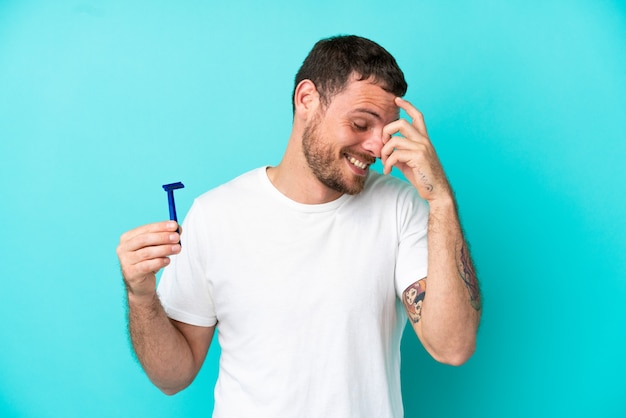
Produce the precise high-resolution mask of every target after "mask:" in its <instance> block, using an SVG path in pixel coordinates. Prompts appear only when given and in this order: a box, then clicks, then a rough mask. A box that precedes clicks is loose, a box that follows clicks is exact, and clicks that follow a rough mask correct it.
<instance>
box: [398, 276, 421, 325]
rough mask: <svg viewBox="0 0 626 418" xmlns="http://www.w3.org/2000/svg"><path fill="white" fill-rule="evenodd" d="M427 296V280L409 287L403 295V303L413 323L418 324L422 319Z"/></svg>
mask: <svg viewBox="0 0 626 418" xmlns="http://www.w3.org/2000/svg"><path fill="white" fill-rule="evenodd" d="M425 295H426V279H422V280H419V281H417V282H415V283H413V284H412V285H411V286H409V287H408V288H407V289H406V290H405V291H404V294H403V298H402V301H403V302H404V307H405V308H406V312H407V314H408V315H409V319H410V320H411V322H412V323H414V324H417V323H418V322H419V321H420V319H421V318H422V304H423V303H424V296H425Z"/></svg>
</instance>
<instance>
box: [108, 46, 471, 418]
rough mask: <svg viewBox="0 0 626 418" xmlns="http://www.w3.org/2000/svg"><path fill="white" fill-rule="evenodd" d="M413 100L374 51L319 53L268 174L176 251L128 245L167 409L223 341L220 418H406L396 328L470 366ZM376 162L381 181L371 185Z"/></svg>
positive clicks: (466, 265)
mask: <svg viewBox="0 0 626 418" xmlns="http://www.w3.org/2000/svg"><path fill="white" fill-rule="evenodd" d="M406 89H407V85H406V82H405V80H404V75H403V74H402V71H401V70H400V69H399V68H398V66H397V64H396V61H395V60H394V58H393V57H392V56H391V55H390V54H389V53H388V52H387V51H386V50H384V49H383V48H382V47H380V46H379V45H377V44H375V43H373V42H371V41H369V40H367V39H363V38H360V37H356V36H342V37H335V38H329V39H325V40H322V41H320V42H318V43H317V44H316V45H315V47H314V48H313V50H312V51H311V52H310V54H309V55H308V56H307V58H306V59H305V61H304V63H303V65H302V67H301V68H300V70H299V72H298V74H297V76H296V83H295V88H294V94H293V108H294V120H293V128H292V133H291V136H290V138H289V142H288V144H287V148H286V151H285V154H284V156H283V159H282V160H281V162H280V164H279V165H277V166H275V167H262V168H259V169H256V170H253V171H251V172H249V173H246V174H244V175H242V176H240V177H238V178H237V179H234V180H232V181H230V182H228V183H226V184H225V185H222V186H220V187H218V188H216V189H214V190H212V191H209V192H208V193H206V194H204V195H202V196H200V197H199V198H198V199H196V201H195V202H194V205H193V206H192V208H191V210H190V211H189V214H188V215H187V218H186V219H185V223H184V231H185V245H184V247H182V249H181V246H180V244H179V239H180V236H179V234H178V233H177V228H178V225H177V224H176V223H175V222H171V221H170V222H160V223H155V224H150V225H145V226H142V227H139V228H137V229H134V230H132V231H129V232H127V233H126V234H124V235H123V236H122V237H121V240H120V244H119V247H118V249H117V252H118V256H119V259H120V263H121V266H122V273H123V275H124V280H125V283H126V286H127V290H128V304H129V328H130V333H131V339H132V342H133V345H134V348H135V351H136V353H137V356H138V358H139V360H140V362H141V364H142V366H143V368H144V370H145V371H146V373H147V375H148V376H149V378H150V379H151V380H152V382H153V383H154V384H155V385H157V386H158V387H159V388H160V389H161V390H162V391H163V392H165V393H167V394H174V393H176V392H178V391H180V390H182V389H184V388H185V387H187V386H188V385H189V384H190V383H191V382H192V381H193V379H194V377H195V376H196V374H197V372H198V371H199V369H200V367H201V365H202V363H203V361H204V359H205V356H206V353H207V350H208V348H209V346H210V344H211V341H212V339H213V334H214V331H215V328H216V327H217V328H218V329H219V333H218V335H219V341H220V346H221V347H222V354H221V359H220V371H219V377H218V382H217V384H216V388H215V410H214V416H216V417H244V416H246V417H247V416H255V417H376V418H380V417H400V416H402V414H403V410H402V400H401V394H400V376H399V374H400V371H399V369H400V367H399V362H400V339H401V335H402V330H403V328H404V324H405V321H406V317H407V315H408V318H409V319H410V320H411V323H412V326H413V329H414V330H415V332H416V334H417V336H418V337H419V339H420V341H421V342H422V344H423V345H424V347H425V348H426V350H428V352H429V353H430V354H431V355H432V356H433V357H434V358H435V359H436V360H438V361H440V362H444V363H448V364H452V365H460V364H462V363H464V362H465V361H466V360H467V359H468V358H469V357H470V356H471V355H472V353H473V352H474V348H475V341H476V332H477V328H478V323H479V318H480V312H481V304H480V292H479V289H478V282H477V279H476V275H475V273H474V269H473V266H472V263H471V258H470V255H469V250H468V247H467V245H466V243H465V240H464V237H463V233H462V230H461V227H460V224H459V219H458V216H457V210H456V203H455V200H454V196H453V193H452V190H451V188H450V185H449V184H448V181H447V179H446V177H445V174H444V172H443V169H442V167H441V164H440V162H439V160H438V158H437V155H436V153H435V150H434V148H433V146H432V144H431V142H430V140H429V138H428V134H427V132H426V127H425V124H424V120H423V117H422V115H421V113H420V112H419V111H418V110H417V109H416V108H415V107H413V105H411V104H410V103H409V102H407V101H405V100H403V99H401V98H400V97H401V96H403V95H404V94H405V92H406ZM400 109H404V110H405V111H406V113H407V115H408V116H409V118H410V119H411V122H409V121H408V120H404V119H399V110H400ZM376 158H380V159H381V162H382V164H383V167H384V168H383V171H384V173H383V175H381V174H379V173H375V172H373V171H372V172H370V171H369V167H370V165H371V164H372V163H374V162H375V161H376ZM392 167H397V168H398V169H399V170H400V171H401V172H402V173H403V174H404V176H405V177H406V179H407V180H408V183H407V182H404V181H401V180H399V179H397V178H394V177H391V176H387V175H386V174H389V173H390V172H391V169H392ZM170 256H174V257H172V258H171V265H169V267H168V268H167V269H165V271H164V273H163V277H162V278H161V281H160V283H159V288H158V293H157V291H155V286H156V285H155V273H156V272H157V271H159V270H160V269H161V268H163V267H165V266H167V265H168V264H170V258H169V257H170Z"/></svg>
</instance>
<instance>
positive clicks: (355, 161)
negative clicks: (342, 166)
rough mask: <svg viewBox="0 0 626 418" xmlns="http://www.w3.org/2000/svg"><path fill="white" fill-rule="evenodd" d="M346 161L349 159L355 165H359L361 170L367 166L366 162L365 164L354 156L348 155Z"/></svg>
mask: <svg viewBox="0 0 626 418" xmlns="http://www.w3.org/2000/svg"><path fill="white" fill-rule="evenodd" d="M348 161H350V162H351V163H352V164H354V165H355V166H357V167H359V168H360V169H362V170H365V169H366V168H367V164H365V163H364V162H362V161H359V160H357V159H356V158H354V157H350V159H349V160H348Z"/></svg>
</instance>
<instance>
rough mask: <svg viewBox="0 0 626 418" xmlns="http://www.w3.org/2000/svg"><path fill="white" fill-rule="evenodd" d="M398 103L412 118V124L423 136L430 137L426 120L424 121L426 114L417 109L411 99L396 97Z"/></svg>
mask: <svg viewBox="0 0 626 418" xmlns="http://www.w3.org/2000/svg"><path fill="white" fill-rule="evenodd" d="M396 105H398V107H399V108H401V109H403V110H404V111H405V112H406V114H407V115H409V117H410V118H411V121H412V123H411V124H412V125H413V126H414V127H415V129H417V131H418V132H419V133H420V134H422V135H423V136H425V137H427V138H428V131H427V130H426V122H425V121H424V115H423V114H422V112H420V111H419V110H417V108H416V107H415V106H413V105H412V104H411V103H410V102H409V101H407V100H404V99H403V98H401V97H396Z"/></svg>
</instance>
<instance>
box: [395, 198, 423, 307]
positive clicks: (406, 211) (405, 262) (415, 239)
mask: <svg viewBox="0 0 626 418" xmlns="http://www.w3.org/2000/svg"><path fill="white" fill-rule="evenodd" d="M397 210H398V218H397V219H398V229H399V231H398V240H399V242H398V255H397V258H396V271H395V286H396V293H397V295H398V297H399V298H402V293H404V291H405V290H406V289H407V288H408V287H409V286H410V285H412V284H413V283H415V282H416V281H418V280H421V279H423V278H424V277H426V275H427V273H428V213H429V208H428V203H426V201H425V200H423V199H422V198H421V197H420V196H419V194H418V193H417V191H416V190H415V189H413V188H411V190H408V191H407V193H406V194H405V195H404V196H403V198H402V199H401V200H400V201H399V203H398V207H397Z"/></svg>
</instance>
